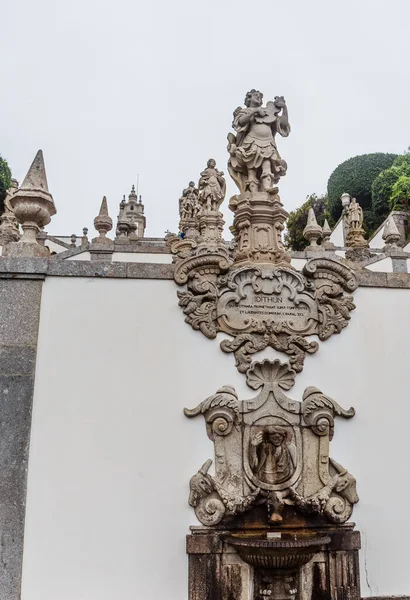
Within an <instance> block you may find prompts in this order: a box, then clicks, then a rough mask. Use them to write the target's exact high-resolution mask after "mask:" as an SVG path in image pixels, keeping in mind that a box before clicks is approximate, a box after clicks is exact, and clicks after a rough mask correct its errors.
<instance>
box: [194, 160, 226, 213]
mask: <svg viewBox="0 0 410 600" xmlns="http://www.w3.org/2000/svg"><path fill="white" fill-rule="evenodd" d="M223 175H224V174H223V171H219V170H218V169H217V168H216V162H215V160H214V159H213V158H210V159H209V160H208V162H207V168H206V169H205V170H204V171H202V173H201V178H200V180H199V184H198V188H199V194H198V196H199V203H200V205H201V206H202V207H203V208H206V209H208V210H218V209H219V207H220V206H221V204H222V202H223V200H224V198H225V193H226V182H225V179H224V176H223Z"/></svg>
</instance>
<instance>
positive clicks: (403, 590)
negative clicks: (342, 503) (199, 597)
mask: <svg viewBox="0 0 410 600" xmlns="http://www.w3.org/2000/svg"><path fill="white" fill-rule="evenodd" d="M0 270H1V271H2V276H3V279H2V280H1V286H0V294H1V295H2V296H3V299H2V307H3V312H2V318H1V321H0V333H1V334H2V336H3V337H2V339H1V343H2V344H3V347H2V354H3V356H4V357H6V358H5V360H4V361H3V362H2V363H1V364H2V368H3V371H2V372H3V373H4V376H3V377H4V378H5V379H4V383H3V389H4V390H6V389H9V388H8V387H7V386H9V385H11V384H13V385H15V382H17V383H18V385H21V386H22V387H21V389H19V390H16V392H13V394H12V397H13V398H18V403H16V404H11V403H7V401H3V403H2V406H1V410H2V418H1V426H2V427H3V428H4V432H3V435H2V436H1V440H2V446H1V447H2V453H1V455H0V459H1V461H0V468H1V470H2V481H3V482H7V486H5V489H4V493H3V494H2V497H3V498H5V500H3V501H2V503H1V511H2V512H1V514H0V517H1V520H2V523H3V532H5V534H4V535H5V537H4V538H3V541H2V548H3V549H2V564H1V565H0V567H1V569H2V571H1V573H2V578H0V587H1V592H2V594H0V597H1V598H4V600H17V598H18V597H19V596H18V587H19V577H20V567H21V556H22V533H23V532H22V523H23V519H24V503H25V461H26V458H27V446H28V437H29V431H30V411H31V396H32V391H33V365H34V361H35V349H36V342H37V340H36V332H37V324H38V310H39V307H40V293H41V286H43V290H42V299H41V309H40V329H39V338H38V347H37V363H36V373H35V376H36V378H35V386H34V408H33V422H32V429H31V448H30V460H29V469H28V494H27V509H26V527H25V541H24V564H23V582H22V596H21V597H22V600H55V598H58V599H59V600H73V599H75V600H77V599H78V600H83V599H84V600H117V598H120V599H121V600H135V598H141V599H142V598H144V600H151V599H152V600H154V599H155V600H156V599H157V598H161V599H162V598H164V599H165V598H167V599H169V600H183V599H184V598H187V557H186V554H185V536H186V534H187V533H188V531H189V525H195V524H196V520H195V516H194V513H193V511H192V509H190V507H189V506H188V504H187V495H188V481H189V477H190V476H191V475H192V473H195V472H196V471H197V470H198V468H199V467H200V466H201V465H202V464H203V462H204V461H205V460H206V459H207V458H210V457H211V456H212V454H213V449H212V445H211V443H210V442H209V440H208V439H207V438H206V436H205V435H204V431H203V423H202V422H201V420H200V419H198V420H194V421H191V422H188V421H186V420H185V417H184V416H183V414H182V410H183V408H184V407H185V406H195V405H196V404H197V403H198V402H200V401H201V400H202V399H204V398H205V397H206V396H209V395H210V394H211V393H213V392H215V390H216V389H217V388H218V387H220V386H221V385H224V384H227V383H230V384H232V385H234V386H235V387H236V389H237V391H238V393H239V394H240V396H241V397H246V396H247V395H249V389H248V388H247V387H246V386H245V381H244V377H243V376H242V375H240V374H239V373H238V372H236V370H235V369H234V368H233V357H232V356H230V355H226V354H223V353H222V352H221V351H220V350H219V347H218V343H217V341H215V340H214V341H210V340H208V339H206V338H205V337H204V336H201V335H198V334H197V333H196V332H194V331H193V330H192V329H191V327H189V326H188V325H186V324H185V323H184V319H183V315H182V313H181V311H180V309H179V308H178V306H177V297H176V286H175V284H174V282H173V281H171V278H172V265H161V264H149V265H148V264H143V263H133V264H131V263H120V264H119V263H118V264H117V263H111V264H108V265H107V264H104V263H99V264H95V263H88V262H85V261H83V262H78V263H76V261H74V260H73V261H69V262H68V261H58V262H57V261H47V260H42V259H40V260H33V261H29V260H14V261H13V260H12V259H2V261H1V269H0ZM16 276H17V277H23V278H26V279H16ZM33 277H34V278H41V277H45V281H44V283H42V282H41V280H40V281H39V280H37V279H34V280H33V279H32V278H33ZM359 281H360V287H359V289H358V290H357V291H356V292H355V303H356V306H357V308H356V310H355V311H354V312H353V313H352V321H351V324H350V325H349V327H348V328H347V329H346V330H345V331H343V332H342V333H341V335H340V336H333V337H332V338H331V339H330V340H328V341H327V342H323V343H322V344H321V347H320V349H319V351H318V353H317V354H315V355H314V356H308V357H307V358H306V361H305V369H304V371H303V372H302V373H301V374H300V375H298V377H297V379H296V385H295V388H293V390H292V394H294V395H295V397H300V395H301V393H302V391H303V389H304V388H305V387H306V386H308V385H315V386H318V387H319V388H320V389H322V390H323V391H324V392H325V393H326V394H328V395H330V396H331V397H333V398H335V399H336V400H337V401H339V402H340V403H341V404H342V405H343V406H345V407H349V406H351V405H352V406H355V408H356V411H357V414H356V417H355V418H354V419H353V420H352V421H351V422H349V423H345V422H343V421H341V422H339V423H338V427H337V431H336V435H335V439H334V440H333V442H332V452H333V453H334V455H335V456H337V459H338V460H340V462H341V463H342V464H343V465H344V466H346V467H347V468H348V469H349V470H350V471H351V472H353V473H354V474H355V476H356V477H357V481H358V492H359V495H360V503H359V504H358V505H357V506H356V507H355V511H354V515H353V516H354V520H355V521H356V523H357V528H358V529H359V530H360V532H361V535H362V550H361V578H362V594H363V596H372V597H373V596H391V595H405V594H407V595H408V594H409V590H410V579H409V575H408V564H409V560H410V555H409V551H408V544H407V537H408V535H409V534H410V523H409V520H408V516H407V515H408V508H407V504H408V502H407V496H408V491H409V489H408V488H409V483H408V477H407V468H406V456H407V445H408V444H407V437H408V434H407V431H408V422H409V419H410V407H409V403H408V399H407V386H408V354H409V352H408V341H407V332H410V311H409V310H408V307H409V303H410V275H408V274H401V273H371V272H368V273H362V274H360V275H359ZM221 339H222V338H221ZM263 356H264V354H263V353H261V354H260V355H257V356H256V357H255V358H258V359H259V358H263ZM266 356H268V357H274V356H275V357H277V358H279V359H280V360H281V361H282V362H284V361H285V360H286V357H284V355H276V354H275V353H274V351H273V350H269V351H268V352H267V353H266ZM16 357H17V358H16ZM15 361H17V362H15ZM227 373H228V379H227ZM9 396H10V394H9ZM10 397H11V396H10ZM397 481H398V482H399V483H400V485H399V488H398V490H397V493H396V494H394V495H393V494H392V489H393V488H394V486H393V484H394V482H397ZM10 482H11V484H10ZM394 485H395V484H394ZM394 489H396V488H394ZM11 492H12V493H11ZM8 527H9V529H8ZM7 531H9V532H10V534H7ZM8 535H9V536H10V537H9V538H8V537H7V536H8ZM7 552H8V553H9V554H7Z"/></svg>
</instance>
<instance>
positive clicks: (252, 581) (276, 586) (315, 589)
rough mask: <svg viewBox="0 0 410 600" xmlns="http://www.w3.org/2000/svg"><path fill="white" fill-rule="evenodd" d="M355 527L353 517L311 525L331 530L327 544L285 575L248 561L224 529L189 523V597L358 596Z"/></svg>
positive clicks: (355, 599)
mask: <svg viewBox="0 0 410 600" xmlns="http://www.w3.org/2000/svg"><path fill="white" fill-rule="evenodd" d="M353 527H354V524H353V523H347V524H345V525H341V526H334V527H327V526H323V527H319V528H317V529H316V528H315V529H313V531H314V532H315V533H321V534H325V535H327V536H329V537H330V538H331V542H330V544H329V545H328V546H327V548H326V550H325V551H323V552H319V553H318V554H316V555H315V556H314V557H313V559H312V560H311V561H310V562H309V563H308V564H306V565H304V566H303V567H301V568H300V570H299V572H298V574H297V575H295V574H294V573H292V572H289V573H283V576H279V575H278V572H277V571H272V570H270V569H257V568H254V567H251V566H250V565H248V564H246V563H245V562H244V561H243V560H242V559H241V558H240V557H239V556H238V554H237V553H236V552H235V550H234V549H233V548H232V547H231V546H229V544H227V543H226V542H225V541H224V537H225V536H226V535H227V533H228V531H226V530H225V531H223V530H218V531H217V530H214V529H207V528H206V527H192V528H191V534H190V535H188V536H187V554H188V557H189V595H188V599H189V600H263V599H264V598H265V597H266V598H270V599H272V600H277V599H278V598H281V599H283V600H317V599H323V600H324V599H326V600H359V599H360V576H359V549H360V533H359V532H358V531H354V530H353ZM295 531H297V530H295ZM305 531H306V529H305ZM254 532H255V530H254ZM261 533H262V532H261ZM286 575H288V579H289V581H286Z"/></svg>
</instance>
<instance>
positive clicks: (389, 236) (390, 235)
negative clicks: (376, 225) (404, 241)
mask: <svg viewBox="0 0 410 600" xmlns="http://www.w3.org/2000/svg"><path fill="white" fill-rule="evenodd" d="M400 237H401V236H400V232H399V230H398V229H397V225H396V223H395V221H394V219H393V217H392V216H390V217H389V220H388V221H387V223H386V225H385V227H384V230H383V235H382V238H383V239H384V241H385V242H386V244H387V245H388V246H390V248H397V242H398V241H399V239H400Z"/></svg>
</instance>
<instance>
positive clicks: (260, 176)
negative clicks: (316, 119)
mask: <svg viewBox="0 0 410 600" xmlns="http://www.w3.org/2000/svg"><path fill="white" fill-rule="evenodd" d="M262 101H263V94H262V93H261V92H259V91H258V90H251V91H250V92H248V93H247V94H246V97H245V108H242V107H239V108H237V109H236V110H235V112H234V119H233V123H232V127H233V129H235V131H236V132H237V135H236V136H235V135H234V134H232V133H230V134H228V142H229V144H228V151H229V154H230V158H229V162H228V168H229V172H230V174H231V176H232V178H233V179H234V181H235V183H236V184H237V186H238V187H239V189H240V191H241V192H245V191H247V190H249V191H250V192H258V191H268V192H272V193H275V192H276V188H275V187H274V185H275V184H277V183H278V181H279V179H280V177H282V176H283V175H286V170H287V164H286V162H285V161H284V160H283V159H282V158H281V157H280V154H279V152H278V149H277V147H276V142H275V135H276V134H277V133H279V134H280V135H281V136H283V137H287V136H288V135H289V133H290V125H289V121H288V109H287V106H286V102H285V99H284V97H283V96H276V97H275V100H274V101H273V102H272V101H270V102H268V103H267V105H266V106H262V103H263V102H262Z"/></svg>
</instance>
